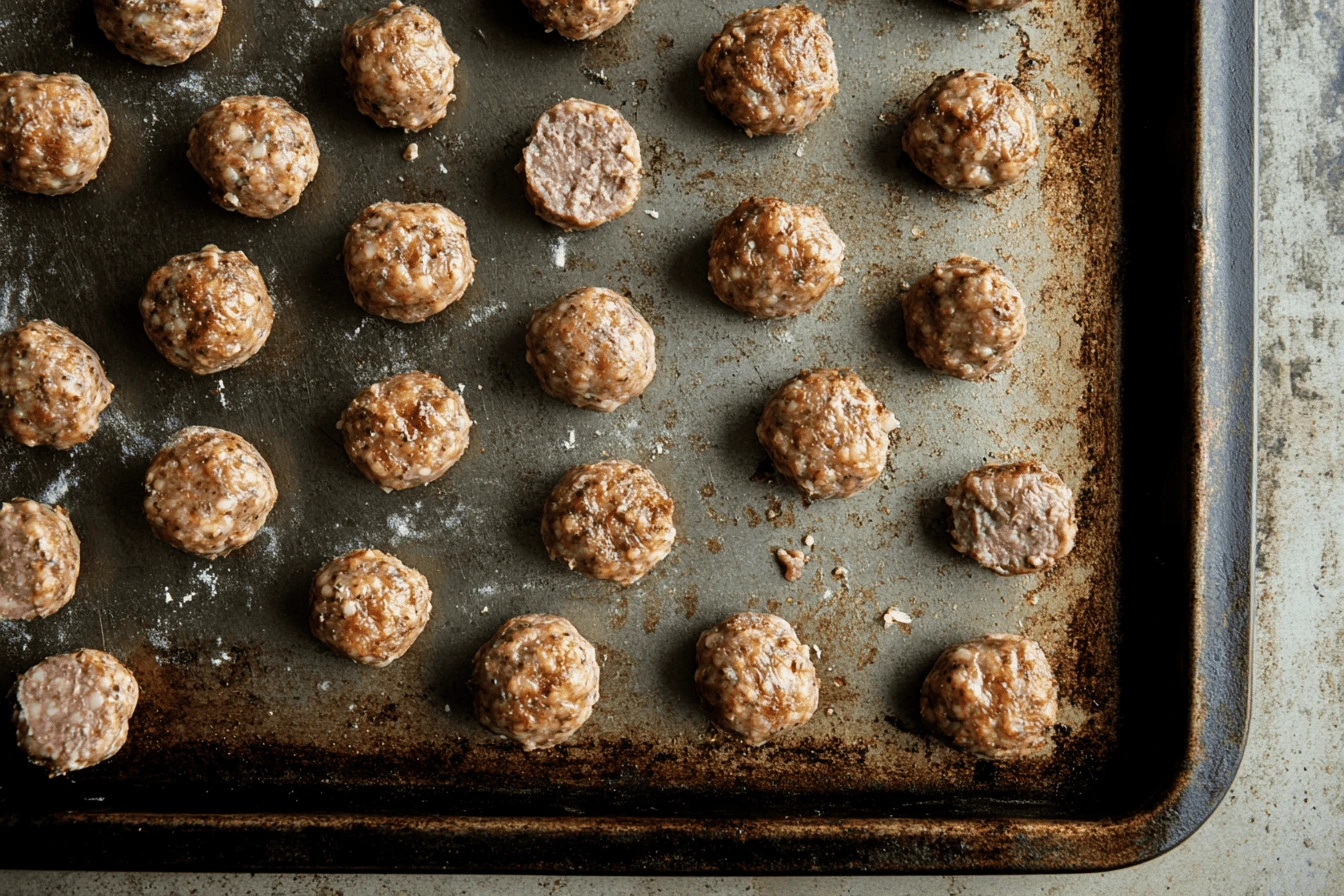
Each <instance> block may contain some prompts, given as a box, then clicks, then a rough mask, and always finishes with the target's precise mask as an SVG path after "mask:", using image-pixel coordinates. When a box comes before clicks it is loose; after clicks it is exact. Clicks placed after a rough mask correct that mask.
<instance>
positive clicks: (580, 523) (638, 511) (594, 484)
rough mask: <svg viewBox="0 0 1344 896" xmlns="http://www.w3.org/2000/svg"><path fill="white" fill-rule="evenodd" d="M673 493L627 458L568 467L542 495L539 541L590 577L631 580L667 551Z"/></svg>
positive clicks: (629, 582)
mask: <svg viewBox="0 0 1344 896" xmlns="http://www.w3.org/2000/svg"><path fill="white" fill-rule="evenodd" d="M672 510H673V504H672V498H671V497H670V496H669V495H668V494H667V491H666V489H664V488H663V487H662V485H661V484H660V483H659V482H658V480H657V479H655V478H653V474H652V473H650V472H649V471H648V470H646V469H644V468H643V467H641V466H639V465H638V464H633V463H631V462H630V461H628V460H604V461H599V462H598V463H595V464H584V465H582V466H577V467H572V468H571V469H570V470H569V472H568V473H566V474H565V475H564V476H563V477H561V479H560V481H559V482H558V483H556V486H555V488H554V489H552V490H551V494H550V496H549V497H548V498H547V499H546V505H545V507H544V508H543V509H542V514H541V540H542V542H543V543H544V544H545V545H546V553H548V554H550V556H551V559H552V560H563V561H565V563H566V564H568V565H569V568H570V569H577V570H578V571H579V572H581V573H583V574H584V575H586V576H592V577H593V578H595V579H607V580H609V581H612V582H616V583H617V584H618V585H623V586H624V585H632V584H634V583H635V582H638V581H639V580H640V579H641V578H643V577H644V574H645V573H647V572H648V571H649V570H651V569H653V567H654V566H656V565H657V563H658V561H659V560H662V559H663V558H664V557H666V556H667V555H668V554H669V553H670V552H671V550H672V542H673V541H675V540H676V537H677V529H676V526H674V525H673V524H672Z"/></svg>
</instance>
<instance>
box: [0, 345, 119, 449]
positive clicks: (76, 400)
mask: <svg viewBox="0 0 1344 896" xmlns="http://www.w3.org/2000/svg"><path fill="white" fill-rule="evenodd" d="M111 401H112V384H111V383H110V382H108V379H107V374H106V373H104V372H103V362H102V361H101V360H99V358H98V353H97V352H95V351H94V350H93V349H91V348H89V346H88V345H87V344H86V343H85V342H84V340H82V339H80V338H79V337H78V336H76V335H75V334H74V333H71V332H70V331H69V330H67V329H66V328H65V327H62V326H60V325H59V324H54V323H52V322H51V321H49V320H33V321H29V322H28V323H26V324H24V325H23V326H21V327H19V328H18V329H17V330H10V331H9V332H8V333H5V334H4V335H0V426H3V428H4V430H5V432H7V433H9V434H10V435H11V436H13V437H14V439H15V440H16V441H19V442H22V443H23V444H25V445H28V446H29V447H32V446H35V445H45V446H46V447H48V448H61V449H65V448H71V447H73V446H75V445H78V444H80V443H81V442H87V441H88V440H89V439H91V438H93V434H94V433H96V432H97V431H98V417H99V415H100V414H102V412H103V409H104V408H106V407H107V406H108V404H110V403H111Z"/></svg>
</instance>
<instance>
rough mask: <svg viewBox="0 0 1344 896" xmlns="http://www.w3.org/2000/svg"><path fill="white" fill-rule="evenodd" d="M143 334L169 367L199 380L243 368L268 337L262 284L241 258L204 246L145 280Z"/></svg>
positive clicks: (269, 318)
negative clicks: (221, 372)
mask: <svg viewBox="0 0 1344 896" xmlns="http://www.w3.org/2000/svg"><path fill="white" fill-rule="evenodd" d="M140 316H141V318H142V319H143V321H144V325H145V334H146V335H147V336H149V339H150V341H151V342H153V343H154V347H155V348H157V349H158V350H159V352H160V353H161V354H162V355H163V356H164V357H165V358H167V359H168V360H169V361H170V362H172V363H173V364H175V365H176V366H178V367H181V368H182V369H183V370H189V371H191V372H192V373H195V374H198V375H204V374H209V373H219V372H220V371H221V370H229V369H230V368H233V367H237V366H239V365H240V364H242V363H244V362H246V361H247V360H248V359H249V358H251V357H252V356H253V355H255V354H256V353H257V352H259V351H261V347H262V346H264V345H265V344H266V340H267V338H268V337H269V336H270V335H271V324H272V323H273V322H274V321H275V308H274V307H273V306H272V305H271V295H270V293H268V292H267V291H266V281H265V280H263V279H262V278H261V271H259V270H258V269H257V266H256V265H254V264H253V263H252V262H251V261H249V260H248V258H247V256H246V255H244V254H243V253H242V252H224V251H221V250H220V248H219V247H218V246H213V245H211V246H206V247H205V248H204V249H202V250H201V251H199V252H193V253H191V254H189V255H177V256H174V257H173V258H171V259H169V261H168V263H167V264H165V265H164V266H163V267H161V268H159V269H158V270H157V271H155V272H154V273H153V274H151V275H150V278H149V282H148V283H147V284H146V285H145V294H144V295H143V296H142V297H141V299H140Z"/></svg>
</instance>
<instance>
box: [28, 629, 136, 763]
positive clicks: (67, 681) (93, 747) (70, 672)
mask: <svg viewBox="0 0 1344 896" xmlns="http://www.w3.org/2000/svg"><path fill="white" fill-rule="evenodd" d="M10 696H11V697H12V699H13V700H14V727H15V729H16V730H17V733H18V737H19V746H20V747H21V748H22V749H23V750H24V752H26V753H27V754H28V759H29V760H30V761H31V762H32V763H33V764H34V765H40V766H43V767H45V768H46V769H48V770H49V771H50V772H51V776H52V777H56V776H57V775H64V774H66V773H67V772H73V771H78V770H79V769H81V768H88V767H89V766H91V765H97V764H98V763H100V762H102V761H104V760H107V759H111V758H112V757H113V756H115V755H116V753H117V751H118V750H120V749H121V746H122V744H124V743H126V735H127V734H128V733H129V732H130V723H131V714H132V713H134V712H135V704H136V703H137V702H138V701H139V700H140V686H139V685H138V684H136V681H135V676H134V675H132V674H131V670H129V669H127V668H126V667H125V666H123V665H122V664H121V663H120V662H118V661H117V658H116V657H114V656H112V655H111V654H109V653H103V652H102V651H101V650H90V649H88V648H85V649H83V650H76V651H75V652H74V653H63V654H60V655H59V656H49V657H47V658H46V659H44V660H43V661H42V662H40V663H38V664H37V665H36V666H33V667H32V668H31V669H29V670H28V671H27V672H24V673H23V674H22V675H20V676H19V680H18V681H17V682H15V684H14V689H13V690H12V691H11V692H10Z"/></svg>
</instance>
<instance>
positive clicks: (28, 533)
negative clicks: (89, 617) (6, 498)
mask: <svg viewBox="0 0 1344 896" xmlns="http://www.w3.org/2000/svg"><path fill="white" fill-rule="evenodd" d="M78 580H79V536H78V535H76V534H75V527H74V526H73V525H71V523H70V514H68V513H66V512H65V509H64V508H62V507H48V506H47V505H46V504H39V503H38V502H36V501H32V500H29V499H28V498H15V499H14V500H13V501H10V502H8V503H6V504H0V619H35V618H37V617H39V616H50V615H51V614H52V613H55V612H56V611H57V610H59V609H60V608H61V607H63V606H65V605H66V604H67V603H69V601H70V598H72V597H74V596H75V583H76V582H77V581H78Z"/></svg>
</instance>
